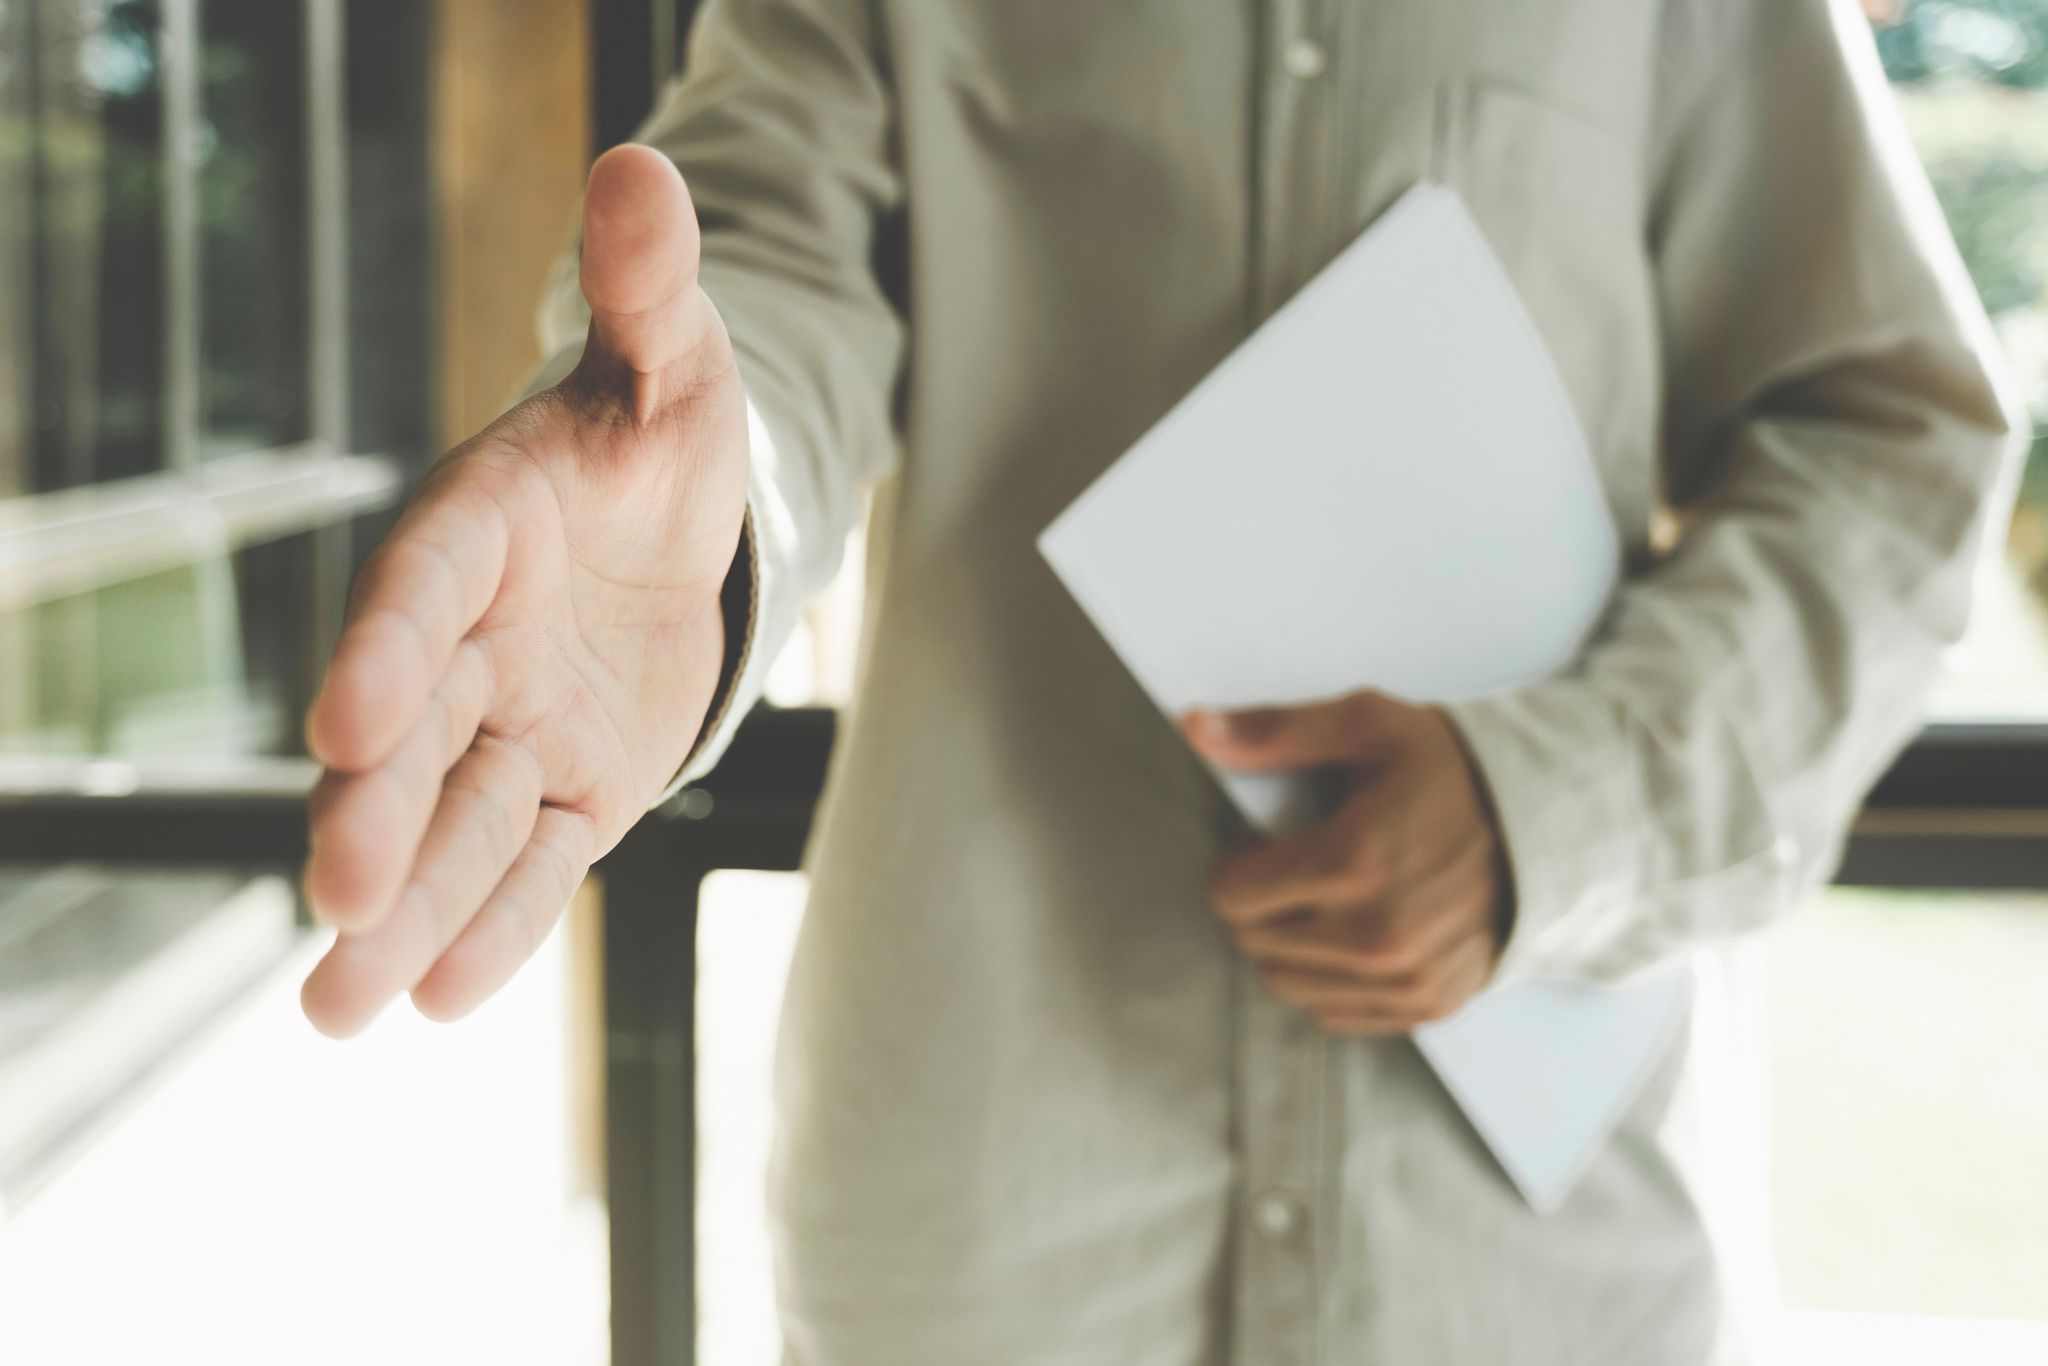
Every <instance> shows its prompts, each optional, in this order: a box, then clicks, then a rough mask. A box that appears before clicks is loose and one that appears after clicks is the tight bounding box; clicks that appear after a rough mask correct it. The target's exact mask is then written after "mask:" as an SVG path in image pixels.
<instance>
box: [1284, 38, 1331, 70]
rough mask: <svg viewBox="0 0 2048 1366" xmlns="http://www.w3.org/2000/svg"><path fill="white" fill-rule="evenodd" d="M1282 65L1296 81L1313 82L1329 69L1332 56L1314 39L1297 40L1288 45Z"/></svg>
mask: <svg viewBox="0 0 2048 1366" xmlns="http://www.w3.org/2000/svg"><path fill="white" fill-rule="evenodd" d="M1280 63H1281V65H1282V66H1283V67H1285V68H1286V71H1287V74H1288V75H1290V76H1292V77H1294V79H1295V80H1297V81H1312V80H1314V79H1315V78H1316V77H1318V76H1320V75H1322V74H1323V72H1324V71H1325V70H1327V69H1328V68H1329V65H1330V55H1329V54H1328V53H1327V52H1324V51H1323V45H1322V44H1321V43H1318V42H1316V41H1315V40H1314V39H1311V38H1296V39H1295V40H1294V41H1293V42H1291V43H1289V44H1288V45H1287V51H1286V52H1285V53H1283V54H1282V55H1281V58H1280Z"/></svg>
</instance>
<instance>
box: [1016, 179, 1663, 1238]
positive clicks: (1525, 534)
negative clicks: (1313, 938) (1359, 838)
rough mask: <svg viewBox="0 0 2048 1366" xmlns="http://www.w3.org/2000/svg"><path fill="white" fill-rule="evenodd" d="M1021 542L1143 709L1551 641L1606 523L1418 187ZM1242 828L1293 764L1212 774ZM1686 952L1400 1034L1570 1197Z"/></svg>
mask: <svg viewBox="0 0 2048 1366" xmlns="http://www.w3.org/2000/svg"><path fill="white" fill-rule="evenodd" d="M1039 549H1040V551H1041V552H1042V553H1043V554H1044V556H1045V557H1046V559H1047V560H1048V561H1049V562H1050V563H1051V565H1052V567H1053V569H1054V570H1055V572H1057V573H1058V575H1059V576H1060V578H1061V580H1062V581H1063V582H1064V583H1065V584H1066V586H1067V588H1068V590H1069V591H1070V592H1071V593H1072V594H1073V595H1074V597H1075V599H1076V600H1077V601H1078V602H1079V603H1080V604H1081V606H1082V608H1083V609H1084V610H1085V611H1086V612H1087V614H1088V615H1089V617H1090V619H1091V620H1092V621H1093V622H1094V623H1095V625H1096V626H1097V628H1098V629H1100V630H1101V632H1102V633H1103V635H1104V637H1105V638H1107V640H1108V641H1109V643H1110V645H1111V646H1112V647H1113V648H1114V649H1115V650H1116V651H1117V653H1118V654H1119V655H1120V656H1121V657H1122V659H1123V661H1124V663H1125V664H1126V666H1128V667H1129V669H1130V670H1131V672H1132V674H1133V675H1134V676H1135V677H1136V678H1137V680H1138V682H1139V684H1140V685H1141V686H1142V687H1144V689H1145V690H1146V692H1147V693H1148V694H1150V696H1151V697H1152V699H1153V700H1154V701H1155V702H1156V703H1157V704H1158V705H1159V707H1160V708H1161V709H1162V710H1164V711H1165V712H1167V713H1168V714H1169V715H1175V714H1178V713H1179V712H1181V711H1183V710H1185V709H1186V708H1188V707H1190V706H1197V705H1200V706H1226V707H1227V706H1248V705H1262V704H1271V703H1289V702H1302V701H1308V700H1312V699H1317V698H1324V697H1331V696H1335V695H1338V694H1341V693H1346V692H1351V691H1354V690H1356V689H1358V688H1362V687H1374V688H1379V689H1381V690H1383V691H1386V692H1389V693H1393V694H1395V695H1397V696H1401V697H1406V698H1409V699H1412V700H1415V701H1432V702H1433V701H1449V700H1453V699H1457V698H1463V697H1470V696H1476V695H1480V694H1484V693H1487V692H1489V691H1492V690H1495V689H1500V688H1504V687H1510V686H1513V685H1515V684H1518V683H1524V682H1528V681H1530V680H1533V679H1536V678H1540V677H1542V676H1544V675H1546V674H1549V673H1552V672H1554V671H1556V670H1558V669H1560V668H1563V667H1564V666H1565V665H1567V664H1569V663H1570V662H1571V661H1572V659H1573V658H1574V657H1575V656H1576V655H1577V653H1578V652H1579V650H1580V648H1581V647H1582V646H1583V644H1584V642H1585V639H1586V637H1587V635H1588V633H1589V632H1590V631H1591V630H1592V628H1593V627H1594V625H1595V624H1596V623H1597V621H1598V619H1599V617H1600V614H1601V612H1602V611H1603V610H1604V608H1605V605H1606V603H1607V601H1608V598H1609V597H1610V595H1611V594H1612V592H1613V589H1614V585H1615V581H1616V577H1617V572H1618V564H1619V560H1620V552H1619V542H1618V537H1617V535H1616V532H1615V528H1614V524H1613V521H1612V519H1611V517H1610V514H1609V512H1608V509H1607V504H1606V501H1605V497H1604V495H1603V493H1602V489H1601V483H1600V478H1599V475H1598V472H1597V470H1596V469H1595V468H1594V465H1593V461H1592V457H1591V455H1590V453H1589V451H1588V448H1587V444H1586V440H1585V437H1584V435H1583V433H1582V432H1581V430H1580V428H1579V425H1578V421H1577V417H1576V414H1575V413H1574V411H1573V409H1572V407H1571V403H1570V400H1569V398H1568V397H1567V395H1566V393H1565V390H1564V387H1563V383H1562V381H1561V380H1560V378H1559V377H1558V375H1557V372H1556V369H1555V366H1554V365H1553V364H1552V362H1551V360H1550V357H1549V355H1548V353H1547V352H1546V350H1545V349H1544V346H1543V343H1542V340H1541V338H1540V337H1539V335H1538V334H1537V332H1536V329H1535V326H1534V324H1533V323H1531V321H1530V320H1529V318H1528V316H1527V314H1526V313H1525V312H1524V311H1523V308H1522V306H1521V302H1520V300H1519V299H1518V298H1517V296H1516V294H1515V291H1514V288H1513V286H1512V284H1511V283H1510V282H1509V280H1508V278H1507V275H1506V273H1505V272H1504V271H1503V270H1502V268H1501V266H1500V264H1499V262H1498V261H1497V260H1496V259H1495V257H1494V256H1493V254H1492V252H1491V250H1490V249H1489V248H1488V246H1487V244H1486V241H1485V239H1484V237H1482V236H1481V234H1480V232H1479V229H1478V227H1477V225H1476V224H1474V223H1473V221H1472V219H1471V217H1470V215H1469V214H1468V213H1467V212H1466V211H1465V208H1464V206H1463V204H1462V203H1461V202H1460V201H1459V199H1458V198H1457V196H1456V194H1455V193H1454V192H1452V191H1451V190H1448V189H1445V188H1442V187H1439V186H1435V185H1421V186H1418V187H1416V188H1415V189H1413V190H1411V191H1410V192H1409V193H1408V194H1406V195H1404V196H1403V197H1402V198H1401V199H1400V200H1399V201H1398V202H1397V203H1396V204H1395V205H1394V206H1393V207H1392V208H1390V209H1388V210H1387V212H1386V213H1385V214H1383V215H1382V216H1381V218H1380V219H1379V220H1378V221H1377V222H1375V223H1374V224H1373V225H1372V227H1370V228H1369V229H1367V231H1366V232H1365V233H1364V234H1362V235H1361V236H1360V237H1359V238H1358V240H1357V241H1355V242H1353V243H1352V244H1351V245H1350V246H1348V247H1347V248H1346V249H1345V250H1344V251H1343V252H1342V253H1340V254H1339V255H1338V257H1337V258H1336V259H1335V260H1334V261H1333V262H1331V264H1330V265H1329V266H1327V267H1326V268H1325V269H1324V271H1323V272H1322V273H1321V274H1320V275H1318V276H1317V277H1316V279H1315V280H1314V281H1312V282H1311V283H1310V284H1309V285H1308V287H1307V288H1305V289H1303V290H1302V291H1301V292H1300V293H1299V294H1298V295H1296V296H1295V297H1294V298H1293V299H1292V300H1290V301H1289V302H1288V304H1287V305H1286V306H1285V307H1284V308H1282V309H1281V310H1280V311H1279V312H1278V313H1276V314H1275V315H1274V316H1273V317H1272V318H1271V319H1270V320H1268V322H1267V323H1266V324H1265V325H1264V326H1263V327H1261V328H1260V329H1259V330H1258V332H1257V333H1255V334H1254V335H1253V336H1252V337H1251V338H1250V339H1249V340H1247V341H1246V342H1245V343H1244V345H1242V346H1241V347H1239V348H1238V349H1237V350H1236V351H1235V352H1233V353H1232V354H1231V355H1230V356H1229V357H1228V358H1227V359H1225V360H1224V362H1223V363H1222V364H1221V365H1219V366H1218V367H1217V368H1216V370H1215V371H1213V372H1212V373H1211V374H1210V375H1209V376H1208V377H1207V378H1205V379H1204V380H1203V381H1202V383H1201V384H1199V385H1198V386H1196V388H1195V389H1194V390H1193V391H1192V392H1191V393H1189V394H1188V396H1187V397H1186V398H1185V399H1183V400H1182V401H1181V402H1180V403H1179V404H1177V405H1176V406H1175V407H1174V408H1173V409H1172V411H1170V412H1169V413H1167V414H1166V416H1165V417H1163V418H1162V419H1161V420H1160V421H1159V423H1158V424H1157V425H1156V426H1155V427H1154V428H1153V429H1152V430H1151V431H1150V432H1148V433H1147V434H1146V435H1145V436H1144V437H1142V438H1141V439H1140V440H1139V441H1138V443H1137V444H1136V445H1135V446H1133V447H1132V448H1131V449H1130V450H1129V451H1128V452H1127V453H1125V454H1124V455H1123V456H1122V457H1121V458H1120V459H1119V460H1118V461H1117V462H1116V463H1115V464H1114V465H1112V466H1111V467H1110V469H1109V470H1108V471H1107V472H1106V473H1104V474H1103V475H1102V477H1101V478H1100V479H1098V480H1097V481H1096V482H1095V483H1094V484H1093V485H1092V486H1091V487H1089V488H1088V489H1087V490H1086V491H1085V492H1084V493H1083V494H1082V495H1081V497H1080V498H1079V499H1077V500H1076V501H1075V502H1074V503H1073V505H1072V506H1070V507H1069V508H1068V509H1067V510H1066V511H1065V512H1063V513H1062V514H1061V515H1060V516H1059V518H1058V519H1056V520H1055V521H1054V522H1053V524H1052V525H1051V526H1050V527H1048V528H1047V529H1046V530H1045V532H1044V533H1043V535H1042V536H1041V537H1040V539H1039ZM1217 777H1218V780H1219V782H1221V783H1222V785H1223V787H1224V789H1225V790H1226V791H1227V792H1228V793H1229V794H1230V796H1231V798H1232V799H1233V800H1234V801H1235V802H1236V803H1237V804H1238V806H1239V807H1240V809H1241V810H1242V811H1243V812H1244V814H1245V816H1246V818H1247V819H1248V820H1250V821H1251V822H1252V824H1254V825H1255V826H1258V827H1261V828H1263V829H1266V830H1277V829H1282V828H1285V827H1286V826H1289V825H1292V824H1297V823H1299V822H1301V821H1303V820H1305V819H1308V818H1310V817H1311V816H1312V815H1313V814H1314V812H1313V810H1312V807H1311V800H1312V799H1311V796H1310V793H1309V790H1308V786H1307V784H1305V783H1302V782H1300V781H1297V780H1292V779H1286V778H1252V777H1247V776H1245V775H1241V774H1230V773H1219V774H1218V775H1217ZM1686 985H1687V984H1686V978H1685V975H1684V974H1683V973H1672V974H1667V975H1665V976H1662V977H1659V978H1657V979H1656V980H1652V981H1645V982H1641V983H1636V984H1632V985H1630V986H1629V987H1626V988H1618V989H1617V988H1588V987H1582V986H1575V985H1567V984H1559V983H1541V982H1525V983H1521V984H1516V985H1513V986H1509V987H1505V988H1502V989H1498V990H1495V991H1491V992H1488V993H1486V994H1485V995H1483V996H1482V997H1480V998H1479V999H1478V1000H1476V1001H1475V1002H1473V1003H1472V1004H1471V1005H1470V1006H1468V1007H1467V1008H1466V1010H1465V1011H1463V1012H1462V1013H1461V1014H1459V1015H1458V1016H1457V1017H1456V1018H1454V1019H1451V1020H1447V1021H1444V1022H1442V1023H1440V1024H1437V1025H1433V1026H1430V1027H1429V1028H1427V1029H1424V1030H1422V1031H1418V1033H1417V1035H1416V1042H1417V1044H1418V1045H1419V1046H1420V1047H1421V1049H1422V1051H1423V1053H1424V1055H1425V1056H1426V1057H1428V1059H1429V1060H1430V1062H1431V1064H1432V1066H1434V1067H1435V1069H1436V1070H1437V1072H1438V1074H1439V1075H1440V1076H1441V1077H1442V1079H1443V1081H1444V1084H1445V1086H1446V1087H1447V1088H1448V1089H1449V1090H1450V1092H1451V1094H1452V1095H1453V1096H1454V1097H1456V1099H1457V1100H1458V1102H1459V1104H1460V1105H1461V1106H1462V1107H1463V1109H1464V1111H1465V1113H1466V1115H1467V1117H1468V1118H1469V1119H1470V1120H1471V1121H1472V1123H1473V1125H1474V1127H1475V1128H1476V1129H1477V1130H1478V1131H1479V1133H1480V1134H1481V1135H1482V1137H1484V1138H1485V1139H1486V1141H1487V1143H1488V1145H1489V1146H1490V1147H1491V1148H1492V1150H1493V1152H1494V1154H1495V1156H1496V1157H1497V1158H1498V1159H1499V1160H1500V1162H1501V1165H1502V1167H1503V1169H1505V1170H1506V1171H1507V1173H1508V1174H1509V1176H1510V1177H1512V1178H1513V1179H1514V1181H1515V1182H1516V1184H1517V1185H1518V1186H1519V1187H1520V1189H1521V1190H1522V1192H1523V1194H1524V1195H1525V1197H1526V1198H1527V1199H1528V1200H1529V1202H1530V1203H1531V1204H1532V1205H1534V1206H1535V1207H1537V1208H1538V1209H1549V1208H1552V1207H1554V1206H1555V1205H1556V1204H1557V1203H1558V1202H1559V1201H1561V1200H1562V1199H1563V1198H1564V1196H1565V1194H1566V1193H1567V1192H1568V1191H1569V1189H1570V1187H1571V1185H1572V1183H1573V1182H1574V1181H1575V1180H1576V1179H1577V1177H1578V1175H1579V1174H1580V1172H1582V1171H1583V1170H1584V1167H1585V1164H1586V1162H1587V1161H1589V1160H1590V1158H1591V1157H1592V1155H1593V1153H1594V1152H1595V1151H1596V1150H1597V1148H1598V1146H1599V1144H1600V1143H1602V1142H1604V1141H1605V1139H1606V1137H1607V1135H1608V1134H1609V1133H1610V1132H1611V1131H1612V1129H1613V1126H1614V1124H1615V1122H1616V1121H1617V1120H1618V1119H1619V1117H1620V1114H1621V1112H1622V1110H1623V1108H1624V1107H1625V1106H1626V1105H1627V1103H1628V1101H1629V1100H1630V1099H1631V1098H1633V1096H1634V1094H1635V1092H1636V1090H1637V1088H1638V1086H1639V1085H1640V1083H1641V1080H1642V1077H1643V1074H1644V1072H1645V1070H1646V1068H1647V1066H1648V1064H1649V1062H1650V1061H1651V1059H1652V1058H1653V1056H1654V1055H1655V1052H1656V1050H1657V1048H1658V1046H1659V1045H1660V1044H1661V1042H1662V1041H1663V1038H1664V1036H1665V1034H1666V1032H1667V1031H1668V1030H1669V1029H1670V1027H1671V1024H1672V1022H1673V1021H1674V1020H1675V1019H1676V1017H1677V1015H1678V1012H1679V1010H1680V1009H1681V1007H1682V1004H1683V998H1684V994H1685V991H1686Z"/></svg>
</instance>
